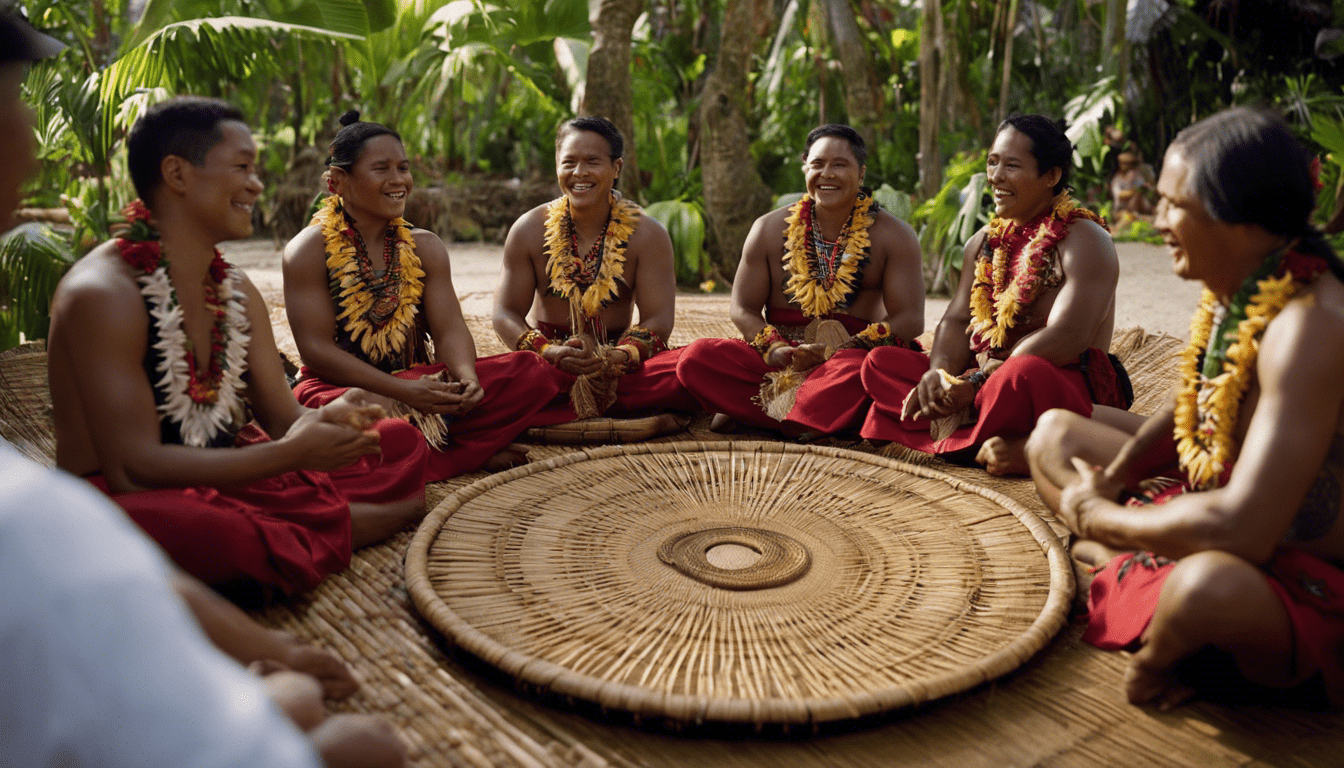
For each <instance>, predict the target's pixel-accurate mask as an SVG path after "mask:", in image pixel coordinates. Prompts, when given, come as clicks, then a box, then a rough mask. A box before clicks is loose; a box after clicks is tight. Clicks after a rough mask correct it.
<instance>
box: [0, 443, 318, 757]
mask: <svg viewBox="0 0 1344 768" xmlns="http://www.w3.org/2000/svg"><path fill="white" fill-rule="evenodd" d="M318 765H320V761H319V760H318V758H317V755H316V754H315V753H314V751H313V748H312V746H311V745H310V744H309V742H308V740H307V739H306V738H305V737H304V736H303V734H301V733H300V732H299V731H298V729H297V728H295V727H294V725H293V724H292V723H291V722H290V721H289V719H288V718H287V717H285V715H284V714H283V713H282V712H280V710H279V709H278V708H277V707H276V706H275V705H274V704H273V703H272V702H271V701H270V699H269V698H268V697H267V695H266V693H265V691H264V690H263V688H262V686H261V684H260V682H259V681H258V680H256V679H255V678H254V677H253V676H252V675H250V674H248V672H247V671H246V670H244V669H243V668H242V667H241V666H239V665H238V664H237V663H235V662H234V661H233V660H232V659H229V658H228V657H226V656H225V655H224V654H223V653H221V652H220V651H219V650H217V649H216V648H215V647H214V646H213V645H211V644H210V642H209V641H208V640H207V639H206V638H205V636H204V634H202V632H201V630H200V627H199V626H198V625H197V624H196V622H195V621H194V619H192V617H191V616H190V614H189V613H188V611H187V609H186V606H185V605H184V604H183V602H182V601H181V599H180V598H179V597H178V596H177V593H176V592H175V591H173V589H172V587H171V586H170V584H169V570H168V564H167V560H166V559H165V557H164V556H163V554H162V552H161V551H159V550H158V548H157V547H155V546H154V545H153V543H152V542H150V541H149V539H148V538H146V537H145V536H144V534H142V533H141V532H140V530H139V529H138V528H136V526H135V524H134V523H132V522H131V521H130V519H129V518H127V517H126V516H125V514H124V513H122V511H121V510H120V509H118V508H117V507H116V506H114V505H113V504H112V503H111V502H110V501H109V500H108V499H107V498H106V497H104V496H103V495H102V494H100V493H98V492H97V491H96V490H94V489H93V488H92V487H90V486H89V485H87V484H85V483H83V482H82V481H80V480H78V479H76V478H74V477H71V476H70V475H67V474H65V473H63V472H60V471H59V470H51V469H45V468H43V467H40V466H38V465H37V464H34V463H32V462H31V461H29V460H27V459H25V458H23V457H22V456H20V455H19V454H18V452H17V451H15V450H14V448H13V447H12V446H10V445H9V444H8V443H6V442H5V441H3V440H0V768H10V767H11V766H13V768H50V767H51V766H61V767H62V768H66V767H71V768H73V767H74V766H78V767H79V768H120V766H150V767H155V768H157V767H158V766H164V767H165V768H166V767H167V766H173V768H181V767H184V766H201V767H202V768H204V767H205V766H285V767H286V768H288V767H289V766H299V767H303V766H318Z"/></svg>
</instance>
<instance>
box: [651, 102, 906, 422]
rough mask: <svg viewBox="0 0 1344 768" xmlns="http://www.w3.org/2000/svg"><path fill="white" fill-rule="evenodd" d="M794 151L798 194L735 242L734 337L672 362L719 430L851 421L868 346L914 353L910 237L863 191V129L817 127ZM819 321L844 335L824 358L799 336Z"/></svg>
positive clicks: (700, 344)
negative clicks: (799, 159)
mask: <svg viewBox="0 0 1344 768" xmlns="http://www.w3.org/2000/svg"><path fill="white" fill-rule="evenodd" d="M803 153H804V159H803V167H802V170H803V177H804V180H805V182H806V189H807V191H806V193H805V194H804V195H803V198H802V199H801V200H799V201H798V202H796V203H794V204H792V205H789V206H786V207H784V208H780V209H778V210H776V211H771V212H770V213H767V214H766V215H764V216H762V217H760V218H759V219H757V220H756V223H755V224H754V225H752V228H751V232H750V233H749V234H748V235H747V240H746V242H745V243H744V244H743V247H742V260H741V261H740V262H739V263H738V267H737V276H736V277H735V278H734V279H733V301H732V307H731V309H730V312H731V313H732V320H733V324H734V325H736V326H737V328H738V330H739V331H741V332H742V339H743V340H738V339H700V340H699V341H696V342H695V343H693V344H691V346H689V347H687V348H686V353H685V354H684V355H683V356H682V360H681V363H680V364H679V365H678V370H677V372H678V375H679V376H680V377H681V381H682V384H683V385H684V386H685V387H686V389H687V390H688V391H690V392H691V394H693V395H694V396H695V398H696V399H697V400H698V401H700V403H701V405H703V406H704V407H705V408H706V409H709V410H711V411H714V412H715V413H716V414H718V415H717V416H716V417H715V422H714V424H713V425H712V426H714V427H715V428H717V429H727V428H729V425H730V424H731V423H732V422H739V423H744V424H750V425H752V426H757V427H764V428H767V429H780V428H784V429H786V430H787V431H790V432H795V433H803V432H812V433H814V434H829V433H833V432H838V431H840V430H843V429H846V428H848V427H851V426H857V424H858V423H859V421H860V420H861V419H862V417H863V413H864V410H865V409H866V408H867V406H868V399H867V395H866V394H865V393H864V390H863V384H862V382H861V381H860V377H859V373H860V369H861V366H862V365H863V361H864V359H865V358H866V356H867V355H868V354H869V350H874V349H876V348H882V349H889V350H890V351H891V352H892V353H894V354H909V355H912V356H914V357H920V358H922V356H921V355H918V353H916V352H914V351H913V350H914V349H918V347H916V346H914V345H913V339H914V338H915V337H916V336H918V335H919V334H920V332H921V331H922V330H923V328H924V278H923V273H922V271H921V268H922V267H921V265H922V260H921V257H920V251H919V241H918V240H917V239H916V238H915V233H914V231H913V230H911V229H910V226H909V225H908V224H906V223H905V222H903V221H900V220H899V219H897V218H896V217H894V216H892V215H891V214H890V213H887V212H886V211H883V210H881V209H880V208H879V207H878V206H877V204H876V201H875V200H874V199H873V198H872V195H871V193H870V192H869V191H868V190H866V189H864V188H863V186H862V184H863V175H864V172H865V171H866V169H867V166H865V165H864V160H865V159H866V158H867V155H868V150H867V147H866V146H865V145H864V142H863V137H861V136H860V135H859V133H858V131H855V130H854V129H853V128H851V127H849V126H847V125H836V124H830V125H823V126H819V127H817V128H814V129H813V130H812V132H811V133H809V134H808V136H807V143H806V145H805V146H804V148H803ZM762 311H764V317H762ZM826 320H831V321H835V322H838V323H839V324H841V325H843V327H844V331H845V332H847V333H848V334H854V335H853V336H852V337H851V338H850V339H849V341H847V342H843V343H841V344H839V345H838V346H840V347H843V348H841V349H839V350H838V351H836V350H835V349H832V350H831V351H832V352H834V354H833V355H831V356H830V358H829V359H827V357H826V352H827V350H826V349H824V345H823V344H821V343H811V344H807V343H803V342H804V337H805V332H806V330H807V328H808V327H809V326H812V327H819V326H820V324H821V322H822V321H826ZM843 336H844V334H841V337H843Z"/></svg>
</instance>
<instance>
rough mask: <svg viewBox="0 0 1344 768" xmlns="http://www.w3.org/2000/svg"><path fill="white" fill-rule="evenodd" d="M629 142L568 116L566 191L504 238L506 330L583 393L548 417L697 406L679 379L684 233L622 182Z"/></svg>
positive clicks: (561, 165)
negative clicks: (674, 345)
mask: <svg viewBox="0 0 1344 768" xmlns="http://www.w3.org/2000/svg"><path fill="white" fill-rule="evenodd" d="M623 149H624V140H623V139H622V137H621V134H620V132H619V131H617V130H616V126H615V125H613V124H612V122H611V121H610V120H607V119H606V118H603V117H578V118H575V119H573V120H569V121H567V122H566V123H564V124H563V125H561V126H560V129H559V131H557V133H556V138H555V166H556V180H557V181H558V182H559V185H560V191H561V192H562V194H561V196H560V197H558V198H556V199H555V200H553V201H551V202H549V203H546V204H545V205H540V206H537V207H536V208H533V209H532V210H530V211H528V212H527V213H525V214H523V215H522V217H520V218H519V219H518V221H516V222H514V225H513V226H512V227H511V228H510V229H509V236H508V238H507V240H506V241H505V243H504V264H503V268H502V270H501V272H500V277H499V286H498V287H497V288H496V289H495V308H494V326H495V333H497V334H499V338H500V340H501V341H503V342H504V344H505V345H506V346H508V347H510V348H512V349H518V350H524V351H526V350H531V351H532V352H535V353H536V354H538V355H540V356H541V357H542V359H544V360H546V361H547V362H548V363H550V364H551V365H553V366H555V367H556V369H558V370H559V371H561V372H562V373H565V374H568V375H569V376H570V377H572V379H571V381H572V382H573V384H572V388H571V391H570V394H571V402H570V403H569V404H567V405H566V406H564V407H560V408H549V409H547V410H546V411H543V412H542V413H541V414H539V415H538V416H537V418H536V421H535V422H534V423H537V424H555V423H560V422H564V421H569V420H572V419H574V418H586V417H592V416H596V415H599V414H602V413H608V412H609V413H611V414H613V415H622V416H630V415H639V414H642V413H648V412H650V411H655V410H680V411H689V410H694V409H695V402H694V401H693V400H691V399H690V398H689V397H688V396H687V395H686V393H685V391H684V390H682V388H681V384H680V383H679V382H678V381H677V374H676V364H677V358H678V356H679V355H680V350H668V349H667V340H668V337H669V336H670V335H671V333H672V324H673V321H674V319H675V308H676V289H677V285H676V272H675V268H674V264H673V256H672V240H671V238H669V237H668V235H667V230H665V229H663V226H662V225H661V224H659V223H658V222H657V221H656V220H654V219H652V218H650V217H648V216H645V215H644V212H643V211H642V210H641V209H640V207H639V206H638V205H635V204H634V203H633V202H631V201H629V200H626V199H624V198H622V197H621V196H620V193H618V192H616V191H615V190H614V185H615V183H616V180H617V178H618V177H619V176H620V173H621V166H622V163H623V160H622V158H621V154H622V152H623ZM636 307H638V309H639V322H638V324H635V323H634V310H635V308H636ZM529 309H531V310H534V312H535V317H536V327H535V328H534V327H532V326H531V325H529V324H528V322H527V314H528V311H529Z"/></svg>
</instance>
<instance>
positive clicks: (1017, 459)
mask: <svg viewBox="0 0 1344 768" xmlns="http://www.w3.org/2000/svg"><path fill="white" fill-rule="evenodd" d="M975 463H976V464H983V465H984V466H985V471H986V472H988V473H989V474H991V475H996V476H1001V475H1030V474H1031V466H1030V465H1029V464H1027V439H1026V438H1025V437H1015V438H1013V439H1011V440H1008V439H1005V438H1002V437H991V438H989V439H988V440H986V441H985V442H984V443H983V444H981V446H980V450H979V451H978V452H977V453H976V454H975Z"/></svg>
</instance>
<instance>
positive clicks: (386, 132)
mask: <svg viewBox="0 0 1344 768" xmlns="http://www.w3.org/2000/svg"><path fill="white" fill-rule="evenodd" d="M340 122H341V125H342V126H343V127H342V128H341V130H340V131H339V132H338V133H337V134H336V138H334V139H332V140H331V147H330V148H329V149H328V150H327V165H328V166H329V167H332V168H341V169H344V170H347V171H348V170H350V166H352V165H354V164H355V163H356V162H357V161H358V160H359V156H360V155H362V154H364V145H365V144H367V143H369V139H372V138H374V137H376V136H391V137H392V138H394V139H396V140H397V141H401V134H399V133H397V132H396V131H394V130H392V129H391V128H388V127H387V126H386V125H383V124H382V123H365V122H362V121H360V119H359V112H358V111H356V110H353V109H352V110H350V111H348V112H346V113H345V114H343V115H341V120H340Z"/></svg>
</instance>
